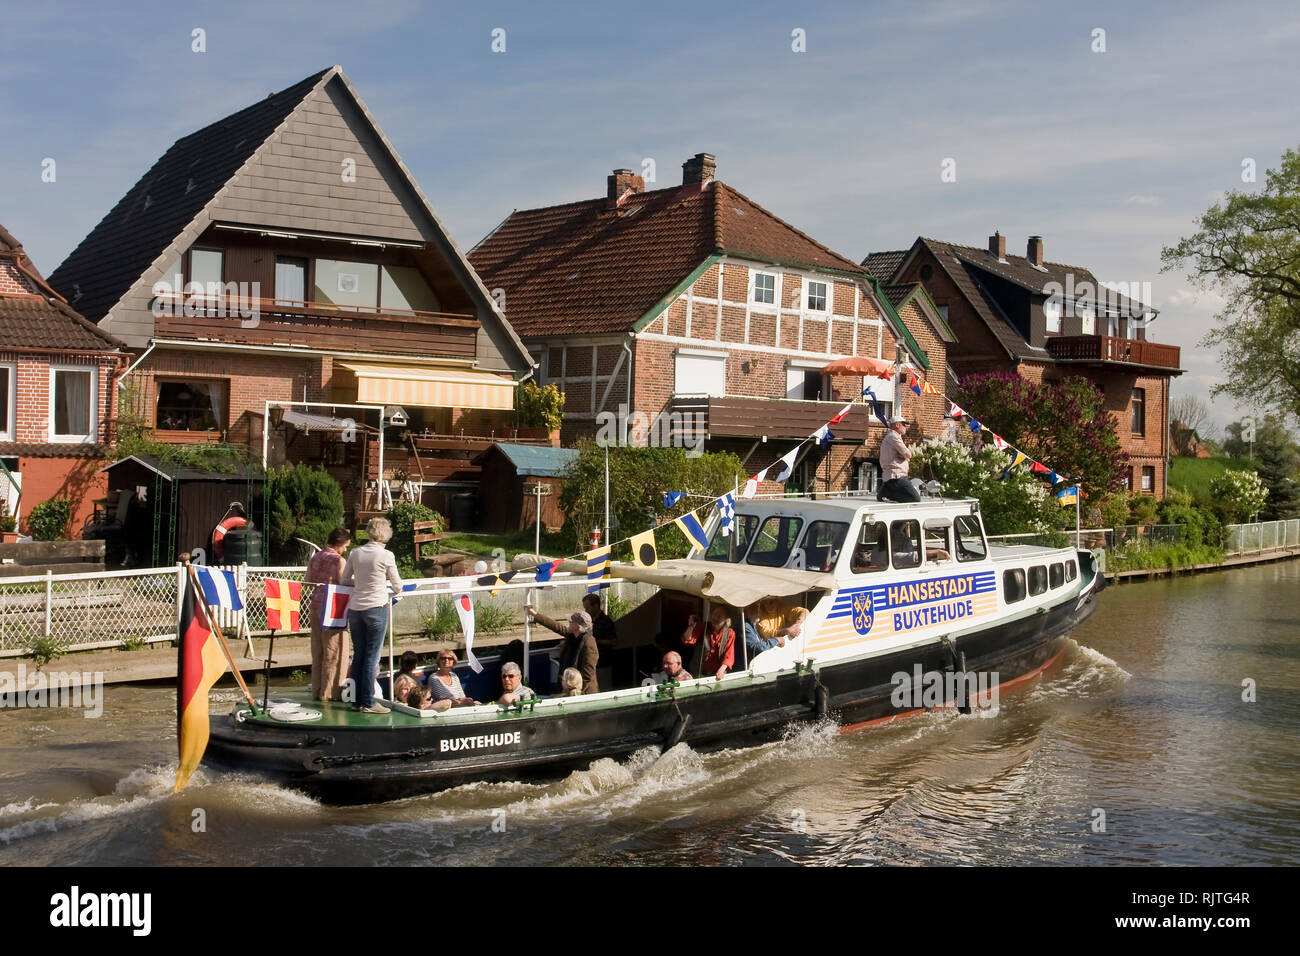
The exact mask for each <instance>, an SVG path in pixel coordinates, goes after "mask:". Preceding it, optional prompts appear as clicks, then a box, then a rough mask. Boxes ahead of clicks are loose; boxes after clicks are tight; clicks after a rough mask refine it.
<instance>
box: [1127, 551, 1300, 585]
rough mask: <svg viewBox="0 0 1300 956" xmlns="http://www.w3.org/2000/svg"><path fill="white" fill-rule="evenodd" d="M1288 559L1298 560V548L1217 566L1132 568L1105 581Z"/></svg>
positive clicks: (1244, 556)
mask: <svg viewBox="0 0 1300 956" xmlns="http://www.w3.org/2000/svg"><path fill="white" fill-rule="evenodd" d="M1290 558H1300V548H1285V549H1283V550H1280V551H1269V552H1262V553H1260V554H1238V555H1234V556H1233V557H1231V558H1224V559H1223V561H1221V562H1219V563H1217V564H1192V565H1188V566H1187V567H1185V568H1134V569H1132V570H1131V571H1116V572H1113V573H1111V572H1107V574H1106V580H1107V581H1109V582H1112V583H1115V582H1120V581H1136V580H1148V579H1150V578H1162V577H1170V576H1173V575H1179V574H1201V573H1203V572H1206V571H1228V570H1231V569H1233V568H1245V567H1250V566H1252V565H1256V564H1271V563H1272V562H1274V561H1286V560H1288V559H1290Z"/></svg>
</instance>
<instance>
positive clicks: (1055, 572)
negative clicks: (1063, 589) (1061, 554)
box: [1047, 561, 1065, 588]
mask: <svg viewBox="0 0 1300 956" xmlns="http://www.w3.org/2000/svg"><path fill="white" fill-rule="evenodd" d="M1047 575H1048V578H1049V579H1050V580H1051V583H1052V587H1054V588H1059V587H1060V586H1061V585H1062V584H1064V583H1065V565H1063V564H1061V563H1060V562H1059V561H1058V562H1057V563H1056V564H1054V565H1052V566H1051V567H1050V568H1048V569H1047Z"/></svg>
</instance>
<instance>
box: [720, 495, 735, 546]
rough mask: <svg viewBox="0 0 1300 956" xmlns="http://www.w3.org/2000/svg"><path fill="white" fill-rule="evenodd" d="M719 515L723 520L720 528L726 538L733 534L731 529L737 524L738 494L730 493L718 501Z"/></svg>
mask: <svg viewBox="0 0 1300 956" xmlns="http://www.w3.org/2000/svg"><path fill="white" fill-rule="evenodd" d="M718 515H719V517H720V518H721V519H722V523H721V525H719V528H720V530H721V531H722V536H723V537H724V538H725V537H726V536H727V535H729V534H731V528H732V526H733V525H734V524H735V523H736V493H735V492H734V491H728V492H727V493H726V494H725V495H723V496H722V497H721V498H719V499H718Z"/></svg>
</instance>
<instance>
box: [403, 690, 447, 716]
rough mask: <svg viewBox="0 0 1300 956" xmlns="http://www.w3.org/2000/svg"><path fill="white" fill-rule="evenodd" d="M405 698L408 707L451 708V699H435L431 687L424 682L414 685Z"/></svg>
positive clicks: (427, 708) (417, 708)
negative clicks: (430, 690)
mask: <svg viewBox="0 0 1300 956" xmlns="http://www.w3.org/2000/svg"><path fill="white" fill-rule="evenodd" d="M405 700H406V706H407V707H414V708H415V709H416V710H451V701H449V700H434V699H433V695H432V694H430V693H429V688H427V687H425V686H424V685H423V684H416V685H415V686H414V687H412V688H411V692H410V693H409V694H407V695H406V698H405Z"/></svg>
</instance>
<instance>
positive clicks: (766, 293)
mask: <svg viewBox="0 0 1300 956" xmlns="http://www.w3.org/2000/svg"><path fill="white" fill-rule="evenodd" d="M753 300H754V301H755V302H761V303H763V304H765V305H775V304H776V276H774V275H772V273H770V272H755V273H754V291H753Z"/></svg>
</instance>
